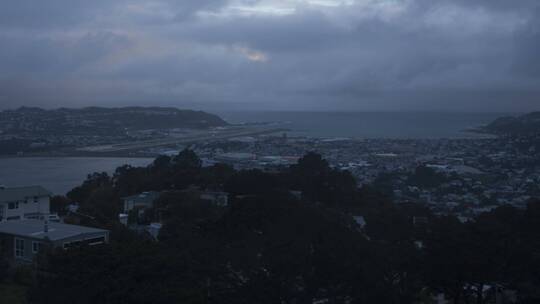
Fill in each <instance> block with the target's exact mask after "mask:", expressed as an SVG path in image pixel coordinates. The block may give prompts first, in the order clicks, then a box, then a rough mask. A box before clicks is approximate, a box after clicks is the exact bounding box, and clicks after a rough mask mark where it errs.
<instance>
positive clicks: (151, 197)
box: [123, 191, 160, 204]
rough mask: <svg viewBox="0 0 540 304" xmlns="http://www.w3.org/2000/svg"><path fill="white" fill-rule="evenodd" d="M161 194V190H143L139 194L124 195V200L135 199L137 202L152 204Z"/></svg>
mask: <svg viewBox="0 0 540 304" xmlns="http://www.w3.org/2000/svg"><path fill="white" fill-rule="evenodd" d="M159 196H160V193H159V192H155V191H150V192H143V193H140V194H137V195H132V196H128V197H124V198H123V200H125V201H133V202H134V203H135V204H138V203H142V204H151V203H153V202H154V201H155V200H156V199H158V198H159Z"/></svg>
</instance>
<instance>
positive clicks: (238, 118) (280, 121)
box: [216, 111, 508, 139]
mask: <svg viewBox="0 0 540 304" xmlns="http://www.w3.org/2000/svg"><path fill="white" fill-rule="evenodd" d="M216 114H218V115H220V116H221V117H222V118H223V119H225V120H226V121H227V122H229V123H235V124H237V123H255V122H271V123H272V125H274V126H276V127H282V128H287V129H290V130H291V132H290V134H291V135H299V136H309V137H350V138H399V139H402V138H414V139H419V138H475V137H481V136H485V135H480V134H477V133H472V132H467V131H466V130H468V129H471V128H476V127H479V126H482V125H485V124H488V123H489V122H491V121H493V120H494V119H496V118H498V117H501V116H506V115H508V114H507V113H429V112H251V111H245V112H242V111H238V112H223V113H216Z"/></svg>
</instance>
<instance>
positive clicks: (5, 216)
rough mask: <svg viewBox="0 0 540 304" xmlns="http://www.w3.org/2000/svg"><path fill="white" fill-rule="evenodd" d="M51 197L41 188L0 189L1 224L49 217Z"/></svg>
mask: <svg viewBox="0 0 540 304" xmlns="http://www.w3.org/2000/svg"><path fill="white" fill-rule="evenodd" d="M51 195H52V193H51V192H50V191H48V190H46V189H45V188H43V187H41V186H29V187H17V188H6V187H0V222H2V221H10V220H21V219H40V218H43V217H44V216H48V215H49V214H50V208H49V207H50V197H51Z"/></svg>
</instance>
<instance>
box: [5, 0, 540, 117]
mask: <svg viewBox="0 0 540 304" xmlns="http://www.w3.org/2000/svg"><path fill="white" fill-rule="evenodd" d="M539 56H540V1H538V0H281V1H277V0H230V1H226V0H184V1H182V0H132V1H130V0H114V1H113V0H2V1H1V3H0V108H13V107H18V106H22V105H27V106H42V107H47V108H53V107H59V106H71V107H78V106H90V105H102V106H103V105H105V106H122V105H173V106H178V107H182V108H197V109H205V110H211V109H215V110H224V109H226V110H228V109H275V110H287V109H290V110H364V111H365V110H368V111H373V110H382V111H402V110H412V111H417V110H428V111H438V110H448V111H528V110H540V58H539Z"/></svg>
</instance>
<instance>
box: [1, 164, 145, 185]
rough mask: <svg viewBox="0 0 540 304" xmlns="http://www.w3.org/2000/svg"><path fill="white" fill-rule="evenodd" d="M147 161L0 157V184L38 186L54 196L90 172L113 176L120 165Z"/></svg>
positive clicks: (78, 181) (78, 183)
mask: <svg viewBox="0 0 540 304" xmlns="http://www.w3.org/2000/svg"><path fill="white" fill-rule="evenodd" d="M151 162H152V159H148V158H105V157H103V158H102V157H61V158H59V157H19V158H0V185H5V186H8V187H16V186H30V185H41V186H43V187H45V188H47V189H48V190H50V191H52V192H53V193H55V194H66V193H67V192H68V191H69V190H71V189H73V188H74V187H76V186H78V185H80V184H81V183H82V182H83V181H84V180H85V179H86V176H87V175H88V174H89V173H93V172H108V173H113V172H114V170H115V169H116V168H117V167H120V166H122V165H126V164H129V165H132V166H146V165H148V164H150V163H151Z"/></svg>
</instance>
